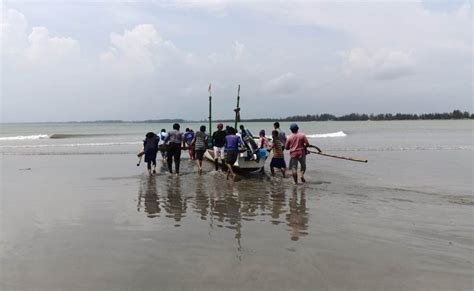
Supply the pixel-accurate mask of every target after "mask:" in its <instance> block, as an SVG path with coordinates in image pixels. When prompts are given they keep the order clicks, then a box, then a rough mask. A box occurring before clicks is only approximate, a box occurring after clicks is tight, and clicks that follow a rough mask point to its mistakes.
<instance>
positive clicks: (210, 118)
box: [208, 93, 212, 132]
mask: <svg viewBox="0 0 474 291" xmlns="http://www.w3.org/2000/svg"><path fill="white" fill-rule="evenodd" d="M208 131H209V132H211V131H212V96H211V94H210V93H209V129H208Z"/></svg>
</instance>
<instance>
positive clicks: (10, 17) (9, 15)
mask: <svg viewBox="0 0 474 291" xmlns="http://www.w3.org/2000/svg"><path fill="white" fill-rule="evenodd" d="M0 27H1V37H0V42H1V43H0V45H1V53H2V55H6V54H9V55H13V54H17V53H18V51H19V50H23V49H24V48H25V46H26V43H27V37H26V36H27V32H26V31H27V27H28V21H27V20H26V18H25V16H24V15H23V14H21V13H19V12H18V11H16V10H14V9H2V18H1V19H0Z"/></svg>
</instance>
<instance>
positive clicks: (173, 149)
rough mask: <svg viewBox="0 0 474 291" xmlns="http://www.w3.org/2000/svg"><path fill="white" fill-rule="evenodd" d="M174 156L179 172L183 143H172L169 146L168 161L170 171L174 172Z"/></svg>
mask: <svg viewBox="0 0 474 291" xmlns="http://www.w3.org/2000/svg"><path fill="white" fill-rule="evenodd" d="M173 158H174V167H175V170H176V174H179V162H180V160H181V144H179V143H170V144H169V148H168V153H167V156H166V161H167V163H168V171H169V172H170V173H173V169H172V168H173Z"/></svg>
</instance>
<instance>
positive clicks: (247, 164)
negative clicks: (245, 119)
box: [204, 84, 268, 172]
mask: <svg viewBox="0 0 474 291" xmlns="http://www.w3.org/2000/svg"><path fill="white" fill-rule="evenodd" d="M239 103H240V85H239V87H238V89H237V107H236V108H235V109H234V112H235V124H234V128H235V129H237V125H238V123H239V122H240V107H239ZM211 111H212V96H211V84H209V130H210V131H211V129H212V114H211ZM261 151H262V152H261V153H260V154H259V159H257V160H254V159H249V158H248V153H247V152H242V153H239V156H238V158H237V160H236V161H235V163H234V169H235V170H236V171H240V172H254V171H259V170H261V169H262V168H263V166H264V165H265V162H266V161H267V158H268V153H267V152H266V150H261ZM204 157H205V158H206V159H207V160H209V161H212V162H214V150H212V149H208V150H206V152H205V153H204ZM219 163H222V161H221V160H219Z"/></svg>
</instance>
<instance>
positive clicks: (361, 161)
mask: <svg viewBox="0 0 474 291" xmlns="http://www.w3.org/2000/svg"><path fill="white" fill-rule="evenodd" d="M308 151H309V152H310V153H313V154H317V155H321V156H325V157H331V158H336V159H341V160H348V161H353V162H360V163H367V162H368V161H367V160H360V159H355V158H350V157H342V156H336V155H330V154H323V153H320V152H315V151H312V150H309V149H308Z"/></svg>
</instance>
